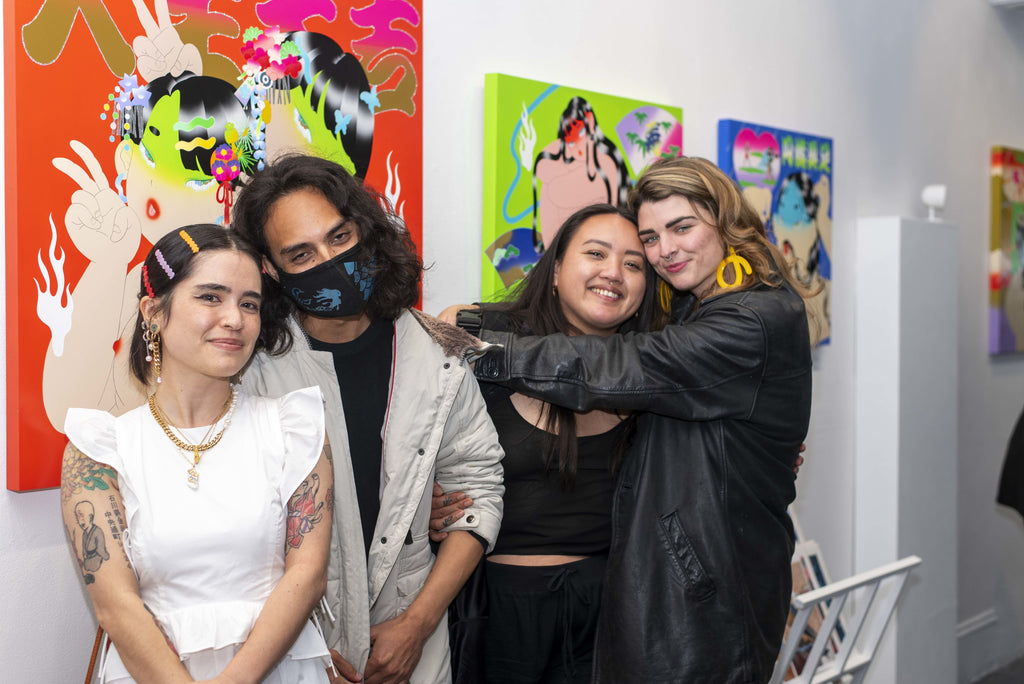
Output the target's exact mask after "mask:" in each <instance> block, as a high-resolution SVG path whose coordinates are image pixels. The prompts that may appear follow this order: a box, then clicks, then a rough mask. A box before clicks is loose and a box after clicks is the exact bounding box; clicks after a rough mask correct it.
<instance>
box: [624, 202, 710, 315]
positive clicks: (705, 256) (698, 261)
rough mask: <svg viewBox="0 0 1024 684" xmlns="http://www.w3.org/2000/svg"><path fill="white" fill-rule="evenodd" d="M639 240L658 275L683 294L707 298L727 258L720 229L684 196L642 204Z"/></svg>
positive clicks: (639, 215) (638, 216)
mask: <svg viewBox="0 0 1024 684" xmlns="http://www.w3.org/2000/svg"><path fill="white" fill-rule="evenodd" d="M637 218H638V224H639V226H640V239H641V240H642V241H643V244H644V250H645V251H646V253H647V260H648V261H649V262H651V265H652V266H653V267H654V270H655V271H656V272H657V274H658V275H659V276H661V277H662V279H664V280H665V281H666V282H668V283H669V284H670V285H671V286H672V287H674V288H675V289H676V290H679V291H681V292H693V294H695V295H696V296H697V297H700V298H703V297H706V296H707V295H708V294H709V293H710V292H711V290H712V289H713V288H714V285H715V274H716V273H717V271H718V266H719V264H721V263H722V259H724V258H725V248H724V247H723V245H722V240H721V238H720V237H719V235H718V230H717V229H715V228H714V226H711V225H709V224H708V223H707V222H705V221H704V219H702V218H701V215H700V214H699V213H698V212H697V211H696V210H695V209H694V207H693V206H692V205H691V204H690V201H689V200H688V199H686V198H685V197H683V196H682V195H672V196H670V197H667V198H665V199H663V200H660V201H657V202H645V203H644V204H641V205H640V210H639V212H638V214H637Z"/></svg>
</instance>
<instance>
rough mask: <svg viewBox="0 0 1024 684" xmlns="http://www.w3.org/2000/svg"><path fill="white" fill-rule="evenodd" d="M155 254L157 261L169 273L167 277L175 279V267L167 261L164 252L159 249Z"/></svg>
mask: <svg viewBox="0 0 1024 684" xmlns="http://www.w3.org/2000/svg"><path fill="white" fill-rule="evenodd" d="M154 256H156V262H157V263H158V264H160V268H162V269H164V273H166V274H167V279H168V280H174V269H173V268H171V265H170V264H169V263H167V259H164V253H163V252H161V251H160V250H159V249H158V250H156V252H155V254H154Z"/></svg>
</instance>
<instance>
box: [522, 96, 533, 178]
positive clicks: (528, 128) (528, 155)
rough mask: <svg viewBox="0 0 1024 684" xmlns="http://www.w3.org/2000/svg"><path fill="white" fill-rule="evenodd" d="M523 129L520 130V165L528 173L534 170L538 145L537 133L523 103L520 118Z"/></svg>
mask: <svg viewBox="0 0 1024 684" xmlns="http://www.w3.org/2000/svg"><path fill="white" fill-rule="evenodd" d="M519 121H520V123H521V124H522V128H520V129H519V163H520V164H522V166H523V168H524V169H526V170H527V171H531V170H532V169H533V148H534V146H535V145H536V144H537V132H536V131H535V130H534V129H533V121H531V120H530V113H529V112H528V111H526V103H525V102H524V103H523V114H522V116H520V117H519Z"/></svg>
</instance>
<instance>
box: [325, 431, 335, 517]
mask: <svg viewBox="0 0 1024 684" xmlns="http://www.w3.org/2000/svg"><path fill="white" fill-rule="evenodd" d="M324 457H325V458H326V459H327V465H329V466H331V475H334V456H333V454H331V445H330V444H324ZM327 510H328V511H330V512H331V515H334V487H328V488H327Z"/></svg>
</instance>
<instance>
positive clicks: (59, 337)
mask: <svg viewBox="0 0 1024 684" xmlns="http://www.w3.org/2000/svg"><path fill="white" fill-rule="evenodd" d="M4 12H5V16H4V18H5V26H6V30H7V36H6V43H5V45H6V54H5V65H6V66H5V73H6V78H7V87H6V89H5V92H6V98H7V99H6V102H5V104H6V115H7V125H6V164H7V166H6V172H7V187H6V193H7V195H6V199H7V215H6V219H7V220H6V238H7V408H8V410H7V421H8V423H7V487H8V489H12V490H16V491H25V490H31V489H40V488H45V487H53V486H56V485H58V484H59V481H60V460H61V453H62V451H63V448H64V445H65V443H66V440H65V438H64V435H63V434H62V432H63V422H64V415H65V413H66V411H67V409H68V408H70V407H73V406H74V407H86V408H98V409H102V410H105V411H110V412H112V413H115V414H120V413H123V412H124V411H126V410H128V409H131V408H134V407H135V406H138V405H139V404H140V403H141V402H142V400H143V399H144V397H145V394H144V388H142V387H141V386H139V385H138V384H137V383H135V381H133V380H132V379H131V378H130V376H129V374H128V372H127V363H126V358H125V357H126V356H127V348H128V343H127V342H128V340H130V338H131V333H132V330H131V327H132V323H133V322H134V315H135V314H134V312H135V310H136V306H137V299H136V296H137V293H138V289H139V264H140V262H141V259H142V257H143V256H144V255H145V254H146V253H147V252H148V250H149V248H150V245H151V244H152V243H153V242H155V241H156V240H158V239H159V238H160V237H161V236H163V235H164V234H166V233H167V232H168V231H169V230H171V229H174V228H177V227H178V226H180V225H184V224H188V223H200V222H201V223H218V224H222V225H223V224H225V222H230V209H231V203H232V198H233V196H234V192H235V190H236V189H237V187H238V185H239V184H240V183H243V182H244V180H245V178H246V177H247V176H248V175H249V174H251V173H254V172H255V171H256V170H258V169H259V168H260V166H261V165H262V164H264V163H265V162H266V160H269V159H273V158H274V157H275V156H276V155H279V154H281V153H283V152H287V151H303V152H310V153H314V154H318V155H320V156H324V157H328V158H331V159H334V160H335V161H338V162H339V163H340V164H342V165H344V166H345V167H346V168H348V169H349V170H350V171H351V172H352V173H353V174H355V175H357V176H360V177H362V178H365V181H366V183H367V184H368V185H370V186H373V187H374V188H376V189H377V190H379V191H380V192H381V193H382V194H383V195H384V196H385V197H387V198H388V200H389V201H390V202H391V204H392V205H393V207H394V211H395V213H396V214H397V215H399V216H400V217H401V218H402V219H403V220H404V221H405V223H406V225H407V227H408V229H409V231H410V233H411V235H412V237H413V239H414V241H415V242H416V243H417V244H422V243H421V233H420V225H421V219H422V204H423V202H422V168H423V163H422V155H423V136H422V114H421V112H422V37H423V22H422V0H355V1H347V0H265V1H258V0H180V1H178V0H132V2H127V1H126V0H118V1H117V2H114V1H113V0H106V1H104V0H13V1H12V2H5V3H4Z"/></svg>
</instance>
